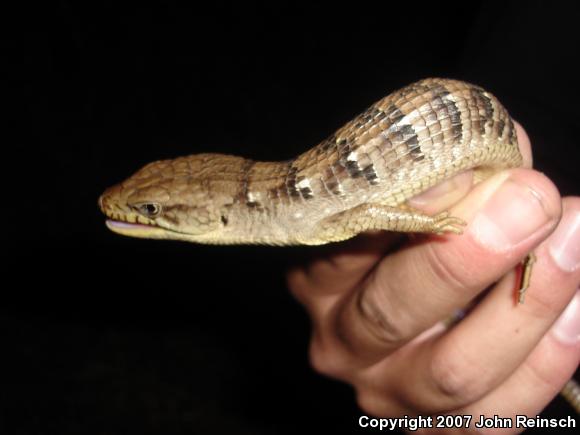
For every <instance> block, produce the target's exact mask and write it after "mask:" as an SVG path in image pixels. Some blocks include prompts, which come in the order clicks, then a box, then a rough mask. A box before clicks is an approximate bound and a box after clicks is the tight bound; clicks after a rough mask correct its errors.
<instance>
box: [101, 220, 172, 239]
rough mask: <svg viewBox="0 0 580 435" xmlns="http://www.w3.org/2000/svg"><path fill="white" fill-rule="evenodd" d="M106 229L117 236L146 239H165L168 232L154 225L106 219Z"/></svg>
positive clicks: (167, 236)
mask: <svg viewBox="0 0 580 435" xmlns="http://www.w3.org/2000/svg"><path fill="white" fill-rule="evenodd" d="M105 224H106V225H107V228H109V229H110V230H111V231H113V232H114V233H117V234H121V235H123V236H130V237H140V238H146V239H167V238H169V235H168V233H170V231H168V230H166V229H164V228H161V227H158V226H157V225H155V224H142V223H131V222H125V221H120V220H114V219H107V221H106V222H105Z"/></svg>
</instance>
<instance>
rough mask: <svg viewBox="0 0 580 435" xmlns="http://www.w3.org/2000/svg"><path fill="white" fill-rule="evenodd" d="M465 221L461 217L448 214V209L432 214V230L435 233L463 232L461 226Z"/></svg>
mask: <svg viewBox="0 0 580 435" xmlns="http://www.w3.org/2000/svg"><path fill="white" fill-rule="evenodd" d="M465 225H467V223H466V222H465V221H464V220H463V219H459V218H457V217H455V216H450V215H449V212H448V211H444V212H443V213H439V214H438V215H436V216H433V232H434V233H435V234H445V233H453V234H463V227H464V226H465Z"/></svg>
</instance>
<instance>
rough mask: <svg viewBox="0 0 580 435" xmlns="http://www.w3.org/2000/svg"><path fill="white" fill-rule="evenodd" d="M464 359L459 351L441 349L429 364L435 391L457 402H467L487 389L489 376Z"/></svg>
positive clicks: (440, 395)
mask: <svg viewBox="0 0 580 435" xmlns="http://www.w3.org/2000/svg"><path fill="white" fill-rule="evenodd" d="M479 369H480V368H479V367H478V366H477V365H475V364H471V363H469V362H467V361H465V360H464V359H463V357H462V356H461V354H459V353H457V352H447V351H439V352H436V353H435V354H434V355H433V358H432V359H431V363H430V366H429V370H430V377H431V379H432V382H433V390H434V393H435V394H436V395H437V396H439V397H441V398H447V399H449V400H451V401H452V402H453V403H455V404H462V405H463V404H467V403H471V402H473V401H474V400H476V399H478V398H479V397H481V396H482V395H483V394H484V393H485V392H486V391H487V388H488V387H487V383H488V378H487V376H485V371H484V370H479Z"/></svg>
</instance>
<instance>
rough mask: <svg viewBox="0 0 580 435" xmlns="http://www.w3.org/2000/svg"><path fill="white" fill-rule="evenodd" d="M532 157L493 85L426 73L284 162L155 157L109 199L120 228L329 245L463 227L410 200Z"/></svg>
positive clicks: (183, 236) (139, 233)
mask: <svg viewBox="0 0 580 435" xmlns="http://www.w3.org/2000/svg"><path fill="white" fill-rule="evenodd" d="M521 163H522V157H521V155H520V152H519V149H518V144H517V139H516V133H515V128H514V124H513V122H512V120H511V118H510V117H509V115H508V113H507V111H506V110H505V109H504V107H503V106H502V105H501V104H500V103H499V101H498V100H497V99H496V98H495V97H494V96H493V95H491V94H490V93H488V92H486V91H484V90H483V89H481V88H480V87H478V86H474V85H471V84H468V83H464V82H460V81H455V80H447V79H425V80H422V81H419V82H417V83H414V84H411V85H409V86H407V87H405V88H403V89H401V90H399V91H397V92H394V93H392V94H391V95H389V96H387V97H385V98H383V99H382V100H380V101H378V102H376V103H375V104H373V105H372V106H371V107H369V108H368V109H367V110H366V111H365V112H363V113H362V114H360V115H359V116H357V117H356V118H354V119H353V120H352V121H350V122H349V123H347V124H346V125H345V126H344V127H342V128H341V129H340V130H338V131H337V132H336V133H334V134H333V135H332V136H330V137H329V138H328V139H326V140H324V141H323V142H321V143H320V144H318V145H317V146H315V147H314V148H312V149H310V150H308V151H306V152H305V153H303V154H301V155H300V156H298V157H296V158H295V159H291V160H288V161H284V162H256V161H253V160H249V159H245V158H242V157H236V156H231V155H223V154H196V155H192V156H187V157H179V158H177V159H174V160H162V161H158V162H153V163H151V164H149V165H147V166H145V167H144V168H142V169H141V170H139V171H138V172H137V173H135V174H134V175H133V176H132V177H130V178H128V179H127V180H125V181H124V182H122V183H120V184H118V185H116V186H113V187H111V188H109V189H107V190H106V191H105V192H104V193H103V195H102V196H101V197H100V199H99V204H100V207H101V210H102V211H103V212H104V213H105V214H106V215H107V216H108V217H109V220H108V221H107V225H108V227H109V228H110V229H111V230H113V231H115V232H117V233H120V234H124V235H127V236H134V237H145V238H155V239H178V240H187V241H191V242H198V243H212V244H234V243H236V244H237V243H244V244H250V243H251V244H271V245H299V244H304V245H319V244H324V243H329V242H335V241H340V240H345V239H348V238H351V237H353V236H355V235H357V234H358V233H360V232H363V231H368V230H389V231H399V232H401V231H404V232H431V233H444V232H454V233H460V232H461V227H462V225H464V223H463V221H461V220H460V219H458V218H455V217H452V216H449V215H448V214H447V213H441V214H438V215H436V216H427V215H425V214H422V213H419V212H418V211H416V210H412V209H410V208H409V207H408V206H406V204H405V203H406V201H407V200H408V199H409V198H411V197H413V196H415V195H417V194H419V193H421V192H423V191H425V190H426V189H428V188H429V187H432V186H434V185H435V184H437V183H438V182H440V181H442V180H444V179H446V178H449V177H452V176H453V175H456V174H458V173H460V172H462V171H465V170H467V169H474V173H475V177H474V178H475V180H481V179H482V178H485V177H486V176H487V175H490V174H491V173H493V172H495V171H497V170H499V169H502V168H508V167H515V166H519V165H521Z"/></svg>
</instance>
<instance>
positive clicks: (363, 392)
mask: <svg viewBox="0 0 580 435" xmlns="http://www.w3.org/2000/svg"><path fill="white" fill-rule="evenodd" d="M356 404H357V405H358V407H359V408H360V409H361V410H362V411H363V412H364V413H366V414H369V415H375V416H385V415H388V414H391V413H392V411H393V409H392V407H391V406H390V402H389V401H388V400H386V397H385V395H379V394H377V393H376V392H375V391H372V390H370V389H368V388H361V389H357V391H356Z"/></svg>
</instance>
